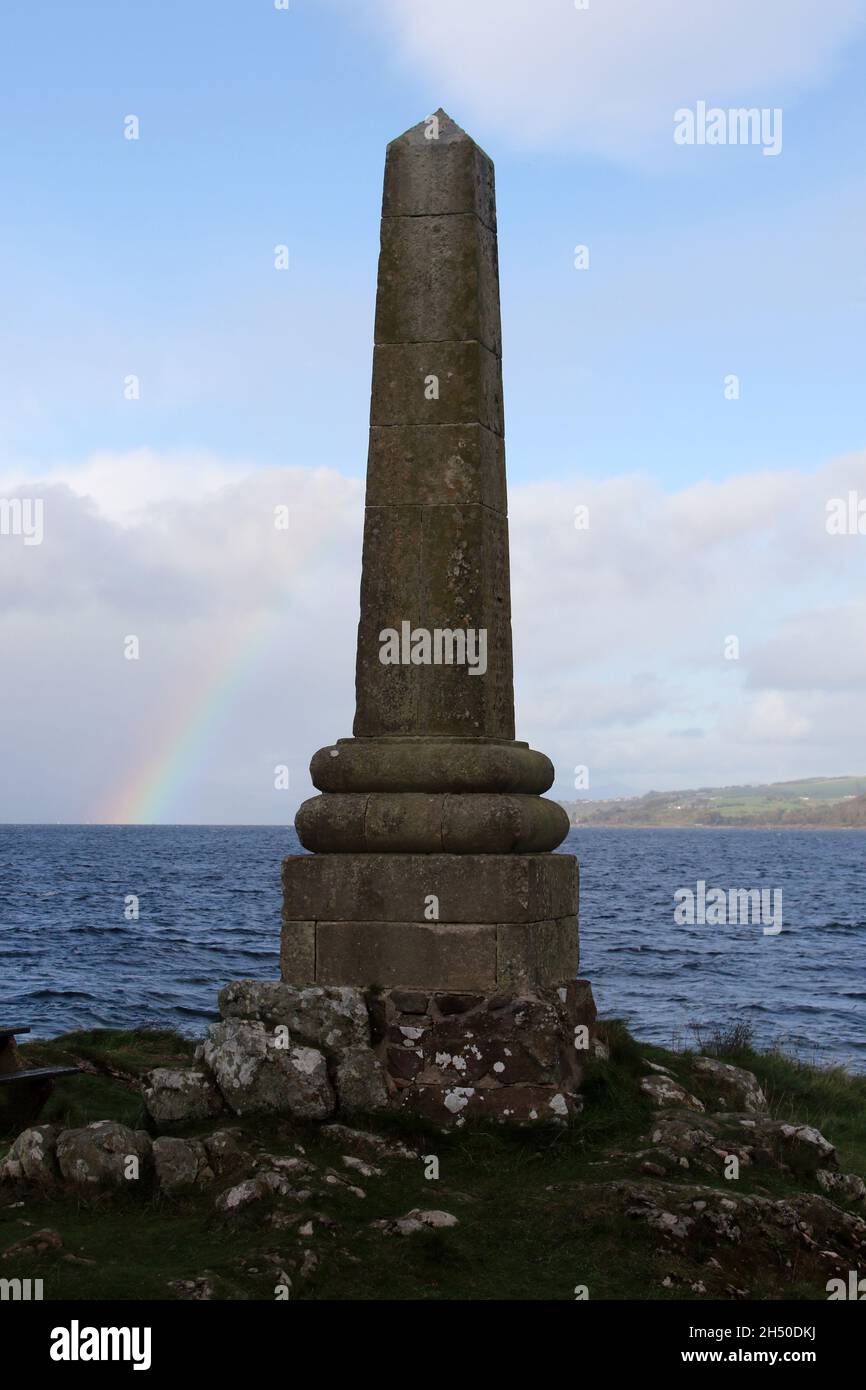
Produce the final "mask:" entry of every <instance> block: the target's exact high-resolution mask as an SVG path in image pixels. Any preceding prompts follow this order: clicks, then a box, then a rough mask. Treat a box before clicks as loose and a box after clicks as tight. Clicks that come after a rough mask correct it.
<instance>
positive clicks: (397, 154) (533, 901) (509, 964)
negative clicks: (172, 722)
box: [282, 111, 594, 1181]
mask: <svg viewBox="0 0 866 1390" xmlns="http://www.w3.org/2000/svg"><path fill="white" fill-rule="evenodd" d="M495 231H496V221H495V199H494V180H493V167H492V164H491V163H490V161H489V159H488V158H487V156H486V155H484V154H483V152H482V151H480V150H479V149H478V148H477V146H475V144H474V143H473V142H472V141H471V140H470V139H469V138H468V137H467V136H466V134H465V132H463V131H461V130H460V128H459V127H457V126H456V125H455V124H454V122H452V121H451V120H450V118H449V117H448V116H446V115H445V113H444V112H441V111H440V112H437V113H436V118H435V119H434V118H431V119H430V120H428V121H426V122H422V123H421V124H420V125H418V126H417V127H414V128H413V129H412V130H410V131H407V132H406V134H405V135H404V136H402V137H400V139H399V140H397V141H394V142H393V143H392V145H391V146H390V147H389V150H388V157H387V165H386V178H385V190H384V198H383V226H382V238H381V247H382V249H381V255H380V261H379V284H378V296H377V315H376V333H375V339H376V341H375V350H374V361H373V383H372V392H371V412H370V452H369V461H368V479H367V497H366V511H365V524H364V551H363V566H362V580H361V617H360V622H359V627H358V659H357V668H356V697H357V698H356V716H355V723H354V735H355V737H354V739H352V740H346V739H344V740H340V741H338V742H337V743H336V744H333V745H331V746H330V747H327V748H324V749H321V750H320V751H319V752H318V753H317V754H316V755H315V757H314V758H313V762H312V765H311V773H312V776H313V780H314V785H316V786H317V787H318V788H319V790H320V791H321V793H322V795H320V796H318V797H314V798H312V799H311V800H309V801H308V802H306V803H305V804H304V806H303V807H301V809H300V811H299V812H298V816H297V821H296V825H297V829H298V833H299V835H300V837H301V840H302V843H303V844H304V845H305V846H306V847H307V848H308V849H310V850H311V851H312V853H311V854H310V855H304V856H293V857H291V858H290V859H288V860H286V862H285V864H284V867H283V882H284V890H285V892H284V908H283V952H282V976H283V979H284V980H286V981H292V982H297V983H301V982H306V981H307V980H309V979H312V978H315V980H316V983H317V984H322V985H326V986H331V985H358V986H362V987H364V988H365V989H366V990H367V993H368V997H369V1001H370V1002H369V1012H370V1021H371V1043H372V1045H373V1047H374V1049H376V1050H377V1051H378V1052H379V1054H380V1056H381V1058H382V1060H383V1061H385V1060H386V1059H387V1069H388V1091H389V1094H390V1095H391V1097H392V1103H393V1098H394V1097H395V1095H396V1093H397V1092H399V1093H400V1100H401V1102H403V1103H407V1102H408V1101H409V1100H410V1099H411V1100H412V1102H413V1103H414V1102H415V1101H418V1100H419V1099H420V1098H421V1096H422V1095H423V1096H425V1097H426V1099H425V1100H424V1101H423V1102H422V1103H421V1106H420V1108H421V1109H422V1111H423V1110H425V1107H426V1113H430V1114H431V1115H432V1116H434V1117H435V1118H436V1119H437V1120H441V1119H442V1118H443V1114H444V1115H445V1117H446V1118H447V1117H448V1116H449V1115H452V1112H453V1113H454V1114H458V1112H461V1111H462V1110H463V1109H464V1108H465V1107H468V1108H469V1112H470V1113H476V1112H477V1113H478V1114H482V1113H487V1114H495V1115H496V1117H498V1118H502V1119H508V1120H514V1121H515V1122H524V1121H529V1120H534V1119H536V1118H537V1117H538V1115H539V1114H540V1113H543V1115H544V1116H545V1117H546V1118H550V1117H551V1116H552V1117H553V1118H556V1119H563V1118H564V1117H565V1116H567V1115H568V1114H570V1113H573V1111H574V1109H575V1108H576V1106H577V1104H578V1101H577V1100H576V1098H575V1095H574V1094H573V1093H572V1090H571V1089H569V1088H570V1087H571V1086H572V1085H573V1084H577V1082H578V1081H579V1078H580V1074H581V1070H582V1066H583V1063H584V1062H585V1058H583V1057H580V1058H576V1057H575V1055H574V1054H575V1052H576V1049H577V1047H578V1042H577V1037H578V1031H579V1033H580V1035H581V1037H582V1038H583V1042H581V1043H580V1044H579V1045H580V1046H581V1047H582V1048H583V1049H584V1050H585V1051H587V1053H588V1051H589V1048H588V1045H587V1044H586V1037H585V1034H586V1031H587V1030H586V1029H585V1028H584V1027H581V1028H580V1029H579V1030H578V1028H577V1023H576V1018H577V1013H578V1012H580V1013H581V1019H582V1017H583V1014H585V1015H586V1018H587V1021H588V1022H593V1021H594V1008H593V1009H590V1008H589V1005H587V1007H586V1008H584V1009H583V1010H582V1011H581V1010H577V1012H576V1011H575V1004H576V1000H577V994H576V990H575V986H576V982H575V981H574V980H573V979H572V976H573V973H574V971H575V970H576V968H577V964H578V949H577V947H578V943H577V922H576V916H577V907H578V902H577V888H578V885H577V866H576V863H575V862H574V860H573V858H571V857H570V856H564V855H563V856H551V855H550V853H549V851H550V850H551V849H554V848H555V847H556V846H558V845H559V844H560V843H561V841H562V839H563V838H564V837H565V835H566V834H567V833H568V829H569V825H568V817H567V815H566V813H565V812H564V811H563V809H562V808H561V807H560V806H559V805H558V804H556V803H555V802H552V801H545V800H544V799H543V797H542V793H543V792H544V791H545V790H547V789H548V788H549V786H550V785H551V781H552V777H553V768H552V765H551V764H550V762H549V760H548V759H546V758H544V757H543V755H540V754H538V753H536V752H535V751H534V750H531V749H529V748H527V747H526V746H525V745H522V744H519V743H516V742H515V740H514V699H513V685H512V668H511V618H510V602H511V601H510V576H509V553H508V523H507V502H506V488H505V456H504V445H503V438H504V416H503V405H502V371H501V342H500V324H499V286H498V260H497V247H496V235H495ZM386 629H392V630H393V631H394V632H395V633H396V634H397V637H398V642H397V645H398V647H399V648H400V650H399V653H397V654H398V655H399V656H400V660H399V662H397V663H394V664H392V663H391V662H390V661H388V660H384V661H383V660H381V659H380V658H381V655H382V648H383V641H384V638H385V637H386V636H387V635H388V634H387V633H386V632H385V630H386ZM470 629H471V630H473V631H474V632H475V633H479V632H483V633H484V636H485V638H486V662H482V660H480V659H478V658H480V657H481V653H480V652H479V651H478V650H477V649H476V650H475V651H474V652H471V651H470V652H467V651H466V650H465V649H464V650H463V651H462V652H461V651H460V650H459V649H458V650H457V651H456V655H455V649H454V637H455V635H456V634H459V636H460V638H461V639H463V640H464V641H465V638H466V633H467V630H470ZM443 633H444V634H447V636H448V642H447V646H448V648H449V654H448V656H446V655H445V653H444V650H443V641H442V634H443ZM435 634H439V639H438V645H436V637H435ZM417 641H422V642H423V641H426V642H427V643H428V644H429V648H428V649H422V650H419V649H418V648H417V646H415V643H416V642H417ZM393 654H394V653H392V655H393ZM470 654H471V655H472V657H473V658H474V659H473V660H472V664H471V665H470V664H469V662H468V661H467V656H468V655H470ZM428 658H429V659H428ZM437 658H438V659H437ZM449 658H450V659H449ZM545 989H547V990H551V989H553V993H552V994H551V997H550V999H548V1000H547V1001H546V1003H545V1004H544V1005H543V1006H542V1005H541V1004H539V1005H538V1007H539V1009H541V1010H542V1012H543V1008H544V1007H548V1006H549V1011H550V1016H549V1017H548V1018H547V1023H548V1024H549V1025H550V1032H549V1035H548V1034H546V1033H545V1027H546V1024H545V1023H544V1022H542V1021H541V1017H540V1014H539V1018H538V1019H536V1021H535V1024H536V1026H535V1030H534V1036H533V1038H532V1041H531V1043H529V1042H527V1044H526V1046H525V1047H518V1048H517V1049H516V1050H514V1049H509V1048H508V1047H507V1046H506V1045H503V1047H502V1048H501V1049H500V1050H499V1052H496V1054H495V1056H494V1055H493V1052H491V1057H490V1059H489V1060H490V1068H491V1070H489V1071H486V1072H484V1073H483V1074H480V1072H479V1075H478V1082H479V1084H478V1087H477V1088H475V1089H477V1090H479V1091H489V1092H491V1093H492V1092H496V1097H495V1098H491V1097H488V1098H486V1099H482V1100H476V1101H473V1102H471V1104H470V1102H469V1101H466V1102H465V1106H464V1103H463V1102H462V1101H461V1100H460V1097H458V1099H457V1102H456V1103H455V1100H454V1095H455V1088H453V1087H452V1088H450V1090H449V1089H448V1088H447V1087H443V1086H442V1085H440V1084H439V1081H440V1080H441V1077H442V1076H443V1075H444V1073H445V1072H446V1071H447V1065H446V1064H443V1063H441V1062H439V1061H437V1060H436V1058H435V1057H433V1058H431V1057H430V1056H429V1055H427V1054H426V1053H425V1046H424V1042H423V1041H420V1043H419V1039H422V1035H425V1034H426V1033H427V1032H429V1031H430V1030H431V1029H433V1030H434V1031H435V1029H436V1028H437V1027H439V1025H441V1024H442V1023H443V1021H447V1018H448V1013H447V1010H448V1009H449V1008H450V1005H449V1004H448V1003H447V1002H446V1001H447V997H448V996H449V995H450V996H451V997H452V1000H453V999H455V998H456V997H457V996H463V1000H462V1001H460V1002H458V1003H455V1004H454V1006H453V1015H452V1017H454V1018H455V1019H458V1020H459V1023H457V1024H455V1027H454V1030H453V1031H454V1039H453V1048H452V1053H451V1056H452V1057H461V1056H462V1055H463V1054H462V1053H461V1052H460V1051H459V1048H460V1047H461V1046H462V1045H463V1043H468V1042H471V1038H470V1033H469V1025H470V1024H472V1023H474V1021H475V1020H476V1019H477V1018H478V1017H480V1016H481V1015H484V1018H485V1020H486V1021H485V1022H484V1024H483V1025H480V1026H481V1031H482V1032H484V1033H485V1037H487V1033H486V1031H485V1030H486V1029H487V1026H488V1023H489V1024H490V1027H491V1028H492V1027H493V1025H494V1023H495V1025H496V1027H498V1028H500V1030H501V1029H502V1028H503V1027H506V1024H505V1022H504V1020H505V1014H506V1011H507V1009H508V1008H509V1006H510V1004H511V1003H512V1002H513V1000H514V998H515V994H516V993H520V992H521V991H522V992H527V991H532V990H539V991H543V990H545ZM389 992H390V997H388V998H386V995H388V994H389ZM421 992H423V994H424V996H425V997H424V998H423V999H422V1000H421V1001H420V1002H419V1003H417V1004H416V1003H415V1002H414V1001H412V1003H411V1004H410V1005H407V1008H410V1009H411V1011H410V1012H408V1013H405V1014H402V1015H401V1023H402V1025H403V1026H401V1027H400V1028H398V1029H397V1030H396V1032H395V1027H394V1022H395V1020H394V1017H393V1016H392V1012H393V1010H395V1009H398V999H399V998H402V999H403V1001H404V1002H405V1001H406V998H407V995H409V996H411V995H412V994H413V993H421ZM431 996H432V998H431ZM436 1001H443V1003H444V1005H445V1007H444V1009H440V1007H439V1003H437V1002H436ZM464 1001H465V1002H464ZM537 1002H538V1001H536V1003H537ZM584 1002H585V1001H584ZM534 1007H535V1004H532V1005H530V1006H529V1013H531V1012H532V1009H533V1008H534ZM421 1010H423V1011H424V1012H421ZM398 1013H399V1009H398ZM488 1015H489V1018H488ZM590 1015H592V1019H590ZM416 1017H417V1019H418V1023H419V1028H418V1030H417V1037H415V1036H407V1037H404V1036H403V1034H404V1033H406V1032H407V1028H406V1026H405V1020H406V1019H409V1020H410V1021H412V1022H414V1019H415V1018H416ZM515 1017H516V1015H515ZM512 1022H513V1020H512ZM566 1023H567V1025H568V1026H566ZM461 1028H462V1029H463V1030H464V1031H463V1034H461ZM408 1031H409V1033H411V1032H412V1030H411V1028H409V1030H408ZM591 1031H592V1030H591V1028H590V1032H591ZM492 1036H493V1035H492V1034H491V1037H490V1038H488V1042H487V1044H486V1045H488V1044H489V1045H490V1046H492V1042H491V1039H492ZM500 1041H501V1039H500ZM512 1041H513V1039H512ZM470 1050H471V1049H470ZM357 1055H358V1057H359V1059H360V1058H361V1057H362V1056H363V1055H365V1054H363V1053H362V1052H359V1053H358V1054H357ZM473 1057H474V1054H473ZM330 1060H331V1064H332V1069H333V1064H334V1058H333V1056H331V1058H330ZM477 1061H478V1059H477V1058H474V1060H473V1061H472V1063H471V1066H472V1068H473V1070H474V1071H478V1070H479V1068H480V1066H481V1064H480V1062H479V1063H478V1066H476V1062H477ZM419 1064H420V1066H419ZM365 1065H366V1062H365ZM467 1065H469V1064H468V1063H467ZM455 1069H456V1070H457V1071H458V1079H459V1068H455ZM500 1069H501V1070H500ZM481 1070H482V1071H483V1068H482V1069H481ZM428 1073H429V1075H428ZM539 1078H541V1079H539ZM428 1082H432V1084H428ZM337 1084H338V1089H339V1082H338V1083H337ZM458 1089H459V1088H458ZM446 1092H447V1096H446ZM512 1092H513V1093H514V1095H513V1097H512V1095H511V1093H512ZM340 1100H341V1104H344V1105H345V1104H346V1103H347V1102H346V1099H345V1097H344V1096H342V1095H341V1097H340ZM452 1118H453V1115H452ZM457 1122H460V1118H458V1120H457ZM335 1181H336V1178H335Z"/></svg>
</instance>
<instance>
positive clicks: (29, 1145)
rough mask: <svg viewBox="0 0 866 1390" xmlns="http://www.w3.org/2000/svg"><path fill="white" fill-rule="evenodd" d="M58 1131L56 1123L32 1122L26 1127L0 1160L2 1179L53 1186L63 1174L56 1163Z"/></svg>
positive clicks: (0, 1176) (40, 1185)
mask: <svg viewBox="0 0 866 1390" xmlns="http://www.w3.org/2000/svg"><path fill="white" fill-rule="evenodd" d="M59 1134H60V1129H59V1127H58V1126H57V1125H33V1126H31V1128H30V1129H25V1130H23V1131H22V1132H21V1134H19V1135H18V1137H17V1139H15V1141H14V1142H13V1144H12V1147H11V1148H10V1150H9V1152H8V1154H7V1155H6V1158H5V1159H4V1160H3V1163H2V1164H0V1181H6V1182H19V1181H21V1182H30V1183H33V1184H34V1185H35V1186H38V1187H52V1186H53V1185H54V1183H55V1182H56V1181H57V1179H58V1177H59V1176H60V1173H59V1169H58V1167H57V1137H58V1135H59Z"/></svg>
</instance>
